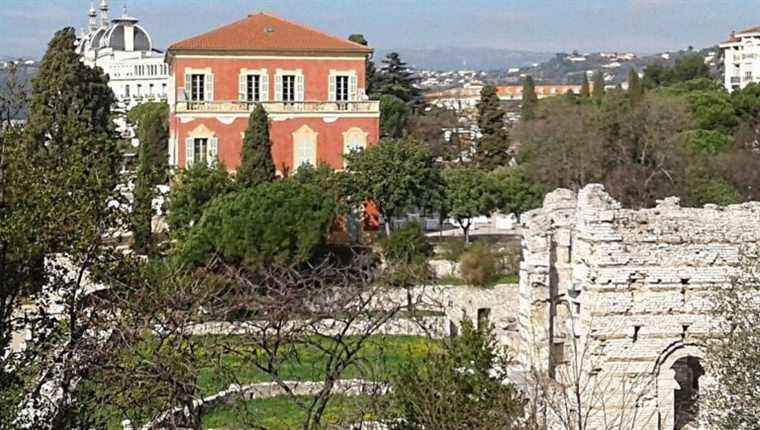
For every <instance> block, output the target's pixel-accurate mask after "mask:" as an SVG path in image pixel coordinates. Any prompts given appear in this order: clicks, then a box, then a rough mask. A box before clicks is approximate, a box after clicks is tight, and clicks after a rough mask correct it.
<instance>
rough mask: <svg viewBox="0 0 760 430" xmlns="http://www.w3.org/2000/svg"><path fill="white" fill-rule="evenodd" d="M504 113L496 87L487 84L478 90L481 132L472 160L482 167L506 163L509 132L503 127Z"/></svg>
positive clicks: (508, 158)
mask: <svg viewBox="0 0 760 430" xmlns="http://www.w3.org/2000/svg"><path fill="white" fill-rule="evenodd" d="M505 115H506V113H505V112H504V109H503V108H502V107H501V103H500V102H499V96H498V95H497V94H496V87H494V86H491V85H488V86H485V87H483V89H482V90H481V91H480V103H479V104H478V127H479V128H480V132H481V133H482V136H481V138H480V139H479V140H478V143H477V146H476V150H475V154H474V157H473V161H474V162H475V164H477V165H478V166H479V167H481V168H484V169H488V170H491V169H494V168H496V167H498V166H502V165H506V164H507V163H508V162H509V160H510V158H511V156H510V154H509V134H508V133H507V130H506V129H505V128H504V117H505Z"/></svg>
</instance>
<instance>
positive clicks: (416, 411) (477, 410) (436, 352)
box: [390, 319, 529, 430]
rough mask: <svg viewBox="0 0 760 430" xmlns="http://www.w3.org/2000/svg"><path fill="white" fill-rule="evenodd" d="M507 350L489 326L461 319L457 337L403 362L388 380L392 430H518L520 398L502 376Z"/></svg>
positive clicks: (522, 423)
mask: <svg viewBox="0 0 760 430" xmlns="http://www.w3.org/2000/svg"><path fill="white" fill-rule="evenodd" d="M508 366H509V359H508V355H507V351H505V350H504V349H503V348H502V347H500V346H499V344H498V341H497V340H496V337H495V336H494V334H493V327H492V326H490V325H486V326H484V327H475V326H474V324H473V323H472V321H470V320H467V319H465V320H463V321H462V332H461V334H460V335H459V336H457V337H453V338H449V339H446V340H445V341H443V344H442V347H438V348H434V349H431V350H429V351H428V352H427V354H426V356H425V358H424V360H421V361H418V362H416V361H412V362H409V363H405V364H404V365H403V366H402V368H401V371H400V372H399V373H398V375H397V376H396V377H395V378H394V380H393V391H392V392H391V394H390V397H391V403H392V404H393V405H394V407H395V409H396V410H398V412H397V414H398V416H399V418H400V420H394V421H393V422H392V423H393V424H392V428H393V429H396V430H422V429H433V428H434V429H441V430H454V429H465V428H466V429H473V430H486V429H495V428H499V429H514V430H517V429H524V428H529V427H528V426H527V425H526V423H525V421H524V418H523V409H524V406H525V400H524V399H523V397H522V395H521V393H520V392H519V391H518V390H517V389H516V388H515V387H514V386H512V385H511V384H504V381H505V380H506V379H507V378H508V376H507V368H508Z"/></svg>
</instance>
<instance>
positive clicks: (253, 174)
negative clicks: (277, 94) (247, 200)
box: [235, 104, 275, 187]
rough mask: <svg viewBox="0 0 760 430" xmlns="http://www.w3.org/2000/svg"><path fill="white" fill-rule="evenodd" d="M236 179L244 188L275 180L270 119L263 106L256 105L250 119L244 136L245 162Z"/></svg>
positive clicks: (241, 165) (243, 161) (242, 163)
mask: <svg viewBox="0 0 760 430" xmlns="http://www.w3.org/2000/svg"><path fill="white" fill-rule="evenodd" d="M235 177H236V180H237V182H238V184H240V185H242V186H244V187H252V186H255V185H258V184H261V183H263V182H271V181H273V180H274V179H275V168H274V161H272V143H271V141H270V140H269V117H268V115H267V111H266V110H265V109H264V107H263V106H262V105H261V104H257V105H256V108H255V109H254V110H253V112H252V113H251V116H250V117H249V118H248V128H247V129H246V130H245V135H244V136H243V160H242V162H241V164H240V168H238V170H237V174H236V176H235Z"/></svg>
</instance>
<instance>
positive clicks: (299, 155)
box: [293, 125, 319, 171]
mask: <svg viewBox="0 0 760 430" xmlns="http://www.w3.org/2000/svg"><path fill="white" fill-rule="evenodd" d="M318 142H319V133H317V132H316V131H314V130H312V128H311V127H309V126H308V125H302V126H301V127H300V128H299V129H298V130H296V131H294V132H293V171H296V170H298V168H299V167H301V166H302V165H304V164H311V165H312V167H317V146H318Z"/></svg>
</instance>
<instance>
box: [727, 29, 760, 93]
mask: <svg viewBox="0 0 760 430" xmlns="http://www.w3.org/2000/svg"><path fill="white" fill-rule="evenodd" d="M720 49H721V50H723V63H724V66H725V67H724V69H725V72H724V73H725V76H724V85H725V87H726V90H727V91H728V92H729V93H730V92H732V91H734V90H737V89H742V88H744V87H746V86H747V85H749V84H750V83H752V82H759V83H760V27H754V28H748V29H746V30H744V31H740V32H734V33H732V34H731V38H730V39H729V40H728V41H726V42H723V43H721V44H720Z"/></svg>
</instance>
